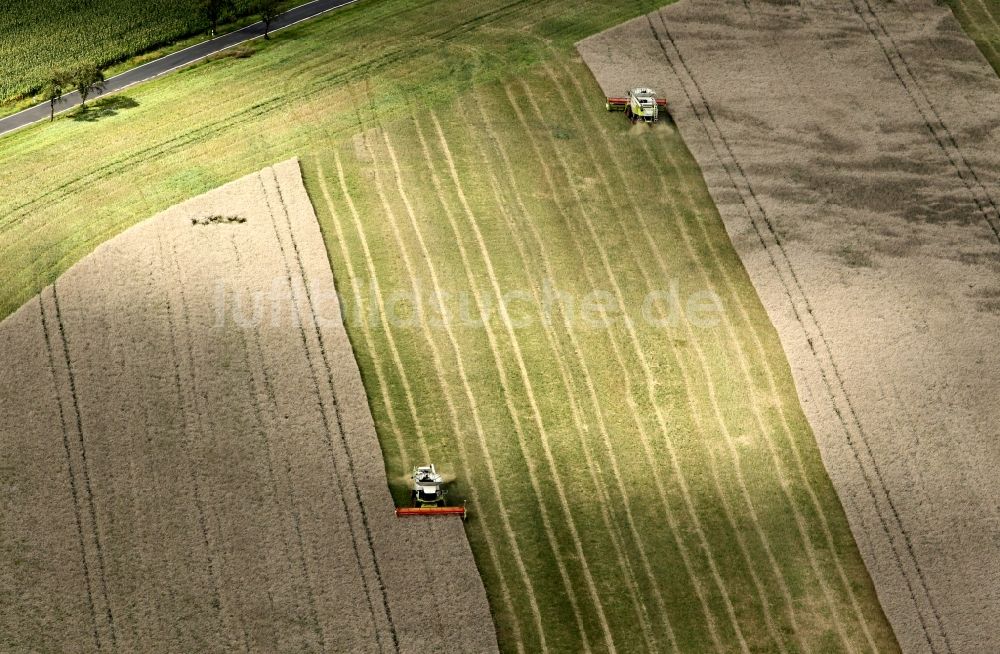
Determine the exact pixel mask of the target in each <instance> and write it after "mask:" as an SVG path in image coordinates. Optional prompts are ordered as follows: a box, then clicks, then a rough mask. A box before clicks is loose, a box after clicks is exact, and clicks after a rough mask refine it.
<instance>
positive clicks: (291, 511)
mask: <svg viewBox="0 0 1000 654" xmlns="http://www.w3.org/2000/svg"><path fill="white" fill-rule="evenodd" d="M229 243H230V246H231V247H232V251H233V256H234V258H235V260H236V266H235V270H234V272H235V274H236V275H237V276H240V275H241V273H242V270H243V261H242V257H241V256H240V250H239V245H238V244H237V242H236V238H235V236H230V239H229ZM236 331H237V332H238V333H239V341H240V346H241V349H242V352H243V356H244V359H245V360H246V363H247V366H249V367H255V368H256V370H253V369H251V370H250V374H249V375H247V382H248V390H249V392H250V396H251V398H252V401H251V403H250V404H251V411H252V413H253V416H254V420H255V422H256V423H257V427H258V429H257V431H258V435H259V437H260V440H261V443H262V445H263V447H264V455H265V458H266V461H267V465H266V467H267V476H268V481H269V483H270V491H271V501H272V502H274V503H275V504H276V505H277V506H278V507H279V508H280V509H281V510H282V511H287V515H288V516H289V517H291V519H292V527H293V530H294V532H295V535H296V539H297V546H298V552H297V554H298V559H299V565H298V568H299V574H300V575H301V576H302V581H301V583H302V584H303V585H304V586H305V589H306V603H307V605H308V613H309V617H310V619H311V620H312V622H313V625H314V629H315V633H316V636H317V641H318V643H317V644H318V645H319V648H320V651H326V637H325V634H324V631H323V625H322V623H321V621H320V619H319V612H318V611H317V609H316V595H315V590H314V589H313V583H312V578H311V577H310V574H309V569H308V565H307V562H306V554H305V543H304V540H303V537H302V530H301V512H300V510H299V506H298V501H297V499H296V493H295V477H294V475H293V474H291V464H290V461H289V460H288V457H287V453H286V456H285V460H284V464H285V471H286V473H288V475H287V479H286V481H287V484H288V497H287V505H286V504H285V502H283V501H282V499H281V498H280V497H279V495H280V494H281V493H280V491H279V489H278V475H277V473H276V472H275V458H276V455H275V452H274V450H275V447H274V445H273V444H272V443H271V438H270V436H269V435H268V425H267V424H266V422H267V421H266V420H265V418H264V409H263V408H262V407H261V405H260V402H259V400H258V398H259V397H260V395H261V394H262V391H263V395H264V396H265V397H266V398H267V401H268V403H269V405H270V408H271V420H270V423H271V425H272V426H274V425H277V424H278V421H277V416H278V414H279V408H278V401H277V395H276V393H275V391H274V387H273V384H272V382H271V377H270V374H269V373H268V371H267V364H266V362H265V360H264V350H263V347H262V346H261V342H260V332H259V330H258V329H257V326H256V325H254V326H253V327H252V328H251V329H250V332H251V334H252V336H253V342H254V346H255V347H254V352H253V354H251V352H250V346H249V341H248V339H247V337H246V334H245V333H244V330H243V329H241V328H238V329H236ZM255 363H256V365H255ZM258 373H259V374H260V375H261V378H262V381H261V382H258V381H257V374H258ZM273 519H274V521H275V523H276V524H278V523H280V522H282V521H283V520H282V517H281V514H280V513H278V514H277V515H275V516H273ZM280 531H281V541H282V548H283V550H284V555H285V560H286V561H288V564H289V567H290V568H291V567H292V566H294V563H293V555H292V547H293V545H291V544H290V542H289V538H288V533H287V531H286V529H285V528H282V529H281V530H280ZM293 595H294V597H295V601H296V605H298V598H299V594H298V592H297V591H293ZM296 608H297V610H301V609H300V608H299V607H298V606H296Z"/></svg>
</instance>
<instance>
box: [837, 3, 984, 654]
mask: <svg viewBox="0 0 1000 654" xmlns="http://www.w3.org/2000/svg"><path fill="white" fill-rule="evenodd" d="M850 3H851V7H852V8H853V9H854V11H855V13H857V15H858V18H859V19H861V21H862V22H864V24H865V27H867V28H868V30H869V31H870V32H871V35H872V37H873V38H874V39H875V41H876V42H877V43H878V45H879V47H880V48H881V50H882V53H883V54H884V55H885V58H886V60H887V61H888V62H889V66H890V68H892V70H893V72H894V73H895V75H896V78H897V80H898V81H899V83H900V85H901V86H902V87H903V90H904V91H905V93H906V95H907V96H908V97H909V98H910V100H911V101H912V102H913V105H914V107H916V109H917V112H918V113H919V114H920V117H921V119H922V120H923V121H924V123H925V124H926V126H927V129H928V130H929V131H930V132H931V134H932V135H933V136H934V140H935V141H936V142H937V145H938V147H939V148H940V149H941V151H942V152H943V153H944V155H945V156H946V157H947V159H948V162H949V163H950V164H951V165H952V167H953V168H954V169H955V173H956V174H957V175H958V177H959V179H961V180H962V183H963V184H965V187H966V189H967V190H968V191H969V195H970V197H971V198H972V200H973V202H975V204H976V207H977V208H978V209H979V212H980V213H981V214H982V215H983V220H985V221H986V224H987V225H988V226H989V227H990V229H991V230H992V231H993V235H994V236H995V237H996V239H997V241H1000V207H998V206H997V203H996V201H995V200H994V199H993V197H992V195H990V191H989V189H987V188H986V185H985V184H983V183H982V181H981V180H980V179H979V174H978V173H977V172H976V169H975V168H973V167H972V164H970V163H969V160H968V159H967V158H966V157H965V154H964V153H963V152H962V149H961V148H960V147H959V145H958V142H957V140H956V139H955V136H954V134H953V133H952V131H951V129H950V128H949V127H948V126H947V125H946V124H945V122H944V120H942V118H941V114H940V113H939V112H938V110H937V107H935V106H934V103H933V102H932V101H931V98H930V96H929V95H928V94H927V91H926V90H925V89H924V87H923V85H922V84H921V83H920V80H919V79H918V78H917V76H916V74H914V72H913V69H912V68H911V67H910V63H909V62H908V61H907V60H906V57H904V56H903V52H902V50H901V49H900V48H899V45H898V44H897V43H896V40H895V39H894V38H893V37H892V35H891V34H890V33H889V30H888V29H887V28H886V26H885V23H883V22H882V19H881V18H880V17H879V15H878V12H877V11H875V8H874V7H873V6H872V3H871V2H870V1H869V0H850ZM862 3H863V4H862ZM865 10H867V12H866V11H865ZM866 14H867V15H868V16H871V18H872V21H874V25H873V24H872V22H870V21H869V20H868V18H867V17H866ZM879 34H882V35H883V36H884V37H885V38H884V39H883V38H882V36H879ZM887 41H888V43H887ZM893 55H894V56H895V60H894V58H893ZM897 60H898V62H899V64H897V63H896V61H897ZM924 105H926V106H924ZM928 114H929V115H928ZM942 132H943V134H942ZM948 146H951V147H950V148H949V147H948ZM970 178H971V180H970ZM977 187H978V190H979V191H980V192H981V193H982V194H983V196H985V201H984V200H983V199H981V198H980V197H979V194H978V193H977V192H976V190H977ZM921 576H922V573H921ZM927 599H928V602H930V603H931V604H933V600H931V597H930V593H929V592H928V595H927ZM934 611H935V612H936V611H937V609H934ZM945 640H947V636H945ZM949 648H950V645H949Z"/></svg>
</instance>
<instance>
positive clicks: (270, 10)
mask: <svg viewBox="0 0 1000 654" xmlns="http://www.w3.org/2000/svg"><path fill="white" fill-rule="evenodd" d="M257 13H258V14H259V15H260V20H261V22H263V23H264V38H265V39H269V38H271V37H270V36H268V34H269V33H270V31H271V23H272V22H273V21H274V19H275V18H277V17H278V0H258V2H257Z"/></svg>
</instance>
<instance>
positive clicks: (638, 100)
mask: <svg viewBox="0 0 1000 654" xmlns="http://www.w3.org/2000/svg"><path fill="white" fill-rule="evenodd" d="M604 106H605V108H606V109H607V110H608V111H624V112H625V117H626V118H628V119H629V120H630V121H632V122H633V123H637V122H639V121H642V122H644V123H655V122H656V121H658V120H659V119H660V110H661V109H663V110H666V108H667V101H666V100H664V99H661V98H657V97H656V91H654V90H653V89H650V88H646V87H644V86H640V87H638V88H634V89H631V90H630V91H629V92H628V94H627V95H626V97H624V98H608V101H607V103H606V104H605V105H604Z"/></svg>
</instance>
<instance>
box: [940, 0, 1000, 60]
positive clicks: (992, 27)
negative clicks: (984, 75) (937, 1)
mask: <svg viewBox="0 0 1000 654" xmlns="http://www.w3.org/2000/svg"><path fill="white" fill-rule="evenodd" d="M946 1H947V4H948V6H950V7H951V10H952V12H953V13H954V14H955V18H957V19H958V22H960V23H961V24H962V27H963V29H965V31H966V32H967V33H968V34H969V36H970V37H972V40H973V41H975V42H976V45H977V46H979V50H980V51H981V52H982V53H983V56H984V57H986V59H987V61H989V62H990V65H992V66H993V70H995V71H997V72H998V73H1000V2H997V0H946Z"/></svg>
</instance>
